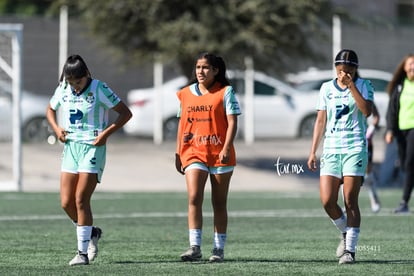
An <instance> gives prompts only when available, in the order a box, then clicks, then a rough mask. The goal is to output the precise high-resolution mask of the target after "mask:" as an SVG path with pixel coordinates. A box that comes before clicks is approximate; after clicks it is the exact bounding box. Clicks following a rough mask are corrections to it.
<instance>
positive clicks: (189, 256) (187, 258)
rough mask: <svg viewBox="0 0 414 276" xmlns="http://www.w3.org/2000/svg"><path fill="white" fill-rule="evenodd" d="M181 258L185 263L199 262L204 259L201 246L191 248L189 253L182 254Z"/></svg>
mask: <svg viewBox="0 0 414 276" xmlns="http://www.w3.org/2000/svg"><path fill="white" fill-rule="evenodd" d="M180 257H181V260H182V261H183V262H194V261H199V260H200V259H201V257H202V255H201V249H200V246H196V245H193V246H191V247H190V248H189V249H188V250H187V251H185V252H184V253H183V254H181V256H180Z"/></svg>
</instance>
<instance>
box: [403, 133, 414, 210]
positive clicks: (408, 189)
mask: <svg viewBox="0 0 414 276" xmlns="http://www.w3.org/2000/svg"><path fill="white" fill-rule="evenodd" d="M405 135H406V136H405V138H406V150H405V162H404V164H403V165H404V171H405V180H404V192H403V198H402V199H403V200H402V203H401V204H405V209H403V208H402V210H401V212H404V211H405V212H408V211H409V208H408V202H409V201H410V198H411V193H412V191H413V187H414V170H413V168H414V130H413V129H411V130H409V131H406V134H405Z"/></svg>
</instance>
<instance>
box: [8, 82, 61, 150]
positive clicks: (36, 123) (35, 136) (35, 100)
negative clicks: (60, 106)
mask: <svg viewBox="0 0 414 276" xmlns="http://www.w3.org/2000/svg"><path fill="white" fill-rule="evenodd" d="M12 99H13V96H12V86H11V83H9V82H5V81H0V140H2V141H7V140H8V141H10V140H11V139H12V136H13V135H12V129H13V125H12V122H13V114H12V113H13V107H12V106H13V105H12ZM48 103H49V98H48V97H46V96H42V95H36V94H34V93H32V92H28V91H22V94H21V117H22V139H23V141H24V142H40V141H45V142H46V141H47V139H48V138H49V137H50V136H51V135H54V134H53V133H52V131H51V129H50V128H49V124H48V122H47V120H46V115H45V114H46V107H47V105H48Z"/></svg>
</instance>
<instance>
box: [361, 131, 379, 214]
mask: <svg viewBox="0 0 414 276" xmlns="http://www.w3.org/2000/svg"><path fill="white" fill-rule="evenodd" d="M373 152H374V147H373V144H372V140H371V139H369V140H368V165H367V170H366V174H365V178H364V186H365V187H366V188H367V189H368V195H369V200H370V204H371V210H372V211H373V212H374V213H377V212H379V210H380V209H381V205H380V201H379V197H378V193H377V178H376V177H375V175H374V172H373Z"/></svg>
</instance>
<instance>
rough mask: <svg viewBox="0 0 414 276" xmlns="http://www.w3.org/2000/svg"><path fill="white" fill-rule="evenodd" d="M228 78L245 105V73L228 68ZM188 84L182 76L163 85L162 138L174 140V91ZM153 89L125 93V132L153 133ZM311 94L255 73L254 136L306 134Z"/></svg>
mask: <svg viewBox="0 0 414 276" xmlns="http://www.w3.org/2000/svg"><path fill="white" fill-rule="evenodd" d="M227 73H228V74H227V75H228V77H229V80H230V82H231V84H232V86H233V87H234V89H235V91H236V95H237V97H238V99H239V101H240V104H241V108H242V113H243V112H244V111H243V105H244V97H243V96H244V72H243V71H230V70H229V71H227ZM186 84H187V79H186V78H185V77H178V78H175V79H173V80H170V81H168V82H166V83H164V84H163V86H162V92H161V93H162V112H163V114H162V118H163V126H164V128H163V130H164V132H163V133H164V138H165V139H170V140H171V139H175V138H176V133H177V126H178V119H177V111H178V109H179V101H178V99H177V96H176V92H177V91H178V90H179V89H180V88H181V87H183V86H185V85H186ZM154 95H155V93H154V88H146V89H135V90H131V91H130V92H128V95H127V101H128V105H129V108H130V109H131V111H132V113H133V117H132V118H131V120H130V121H129V122H128V123H127V124H126V125H125V126H124V131H125V133H126V134H127V135H133V136H147V137H151V136H152V135H153V124H154ZM311 98H312V99H313V96H308V95H306V94H305V93H302V92H300V91H297V90H295V89H294V88H293V87H291V86H290V85H288V84H286V83H284V82H282V81H279V80H277V79H275V78H273V77H270V76H267V75H265V74H263V73H260V72H255V73H254V100H253V102H254V103H253V106H254V107H253V108H254V136H255V137H256V138H275V137H309V136H311V135H312V132H313V126H314V121H315V118H316V110H315V107H314V106H315V104H314V103H310V99H311ZM243 121H244V119H243V114H242V115H241V116H240V118H239V135H240V134H241V135H243V133H244V122H243Z"/></svg>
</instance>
